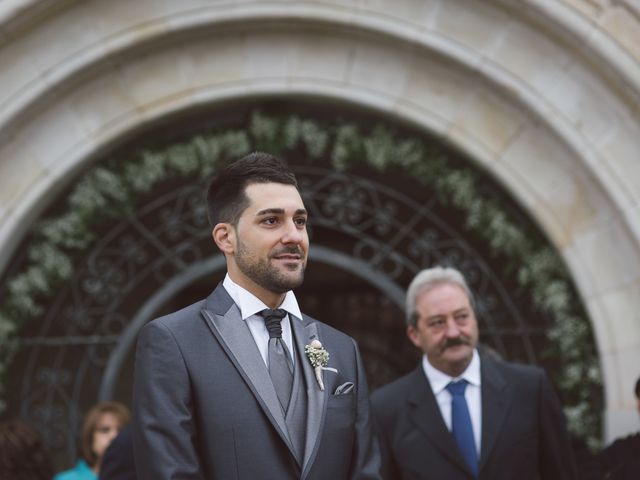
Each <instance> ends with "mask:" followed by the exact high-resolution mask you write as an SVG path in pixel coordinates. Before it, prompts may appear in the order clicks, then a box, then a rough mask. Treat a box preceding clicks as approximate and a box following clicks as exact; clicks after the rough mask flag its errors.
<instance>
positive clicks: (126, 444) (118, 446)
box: [99, 425, 136, 480]
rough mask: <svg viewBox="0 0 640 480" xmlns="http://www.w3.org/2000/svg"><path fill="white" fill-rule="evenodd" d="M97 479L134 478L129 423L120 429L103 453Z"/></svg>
mask: <svg viewBox="0 0 640 480" xmlns="http://www.w3.org/2000/svg"><path fill="white" fill-rule="evenodd" d="M99 479H100V480H136V466H135V463H134V461H133V441H132V440H131V425H127V426H126V427H124V428H123V429H122V430H121V431H120V433H119V434H118V436H117V437H116V438H114V439H113V442H111V444H110V445H109V447H108V448H107V451H106V452H105V453H104V458H103V459H102V465H101V466H100V476H99Z"/></svg>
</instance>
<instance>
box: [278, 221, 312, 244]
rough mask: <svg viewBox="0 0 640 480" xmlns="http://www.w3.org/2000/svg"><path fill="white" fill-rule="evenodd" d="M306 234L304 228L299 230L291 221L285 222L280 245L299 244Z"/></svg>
mask: <svg viewBox="0 0 640 480" xmlns="http://www.w3.org/2000/svg"><path fill="white" fill-rule="evenodd" d="M305 233H306V229H305V228H300V227H299V226H298V225H297V224H296V223H295V222H294V221H293V220H292V221H290V222H287V223H286V225H285V230H284V232H283V234H282V243H301V242H302V239H303V238H304V235H305Z"/></svg>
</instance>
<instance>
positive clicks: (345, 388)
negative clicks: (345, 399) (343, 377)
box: [333, 382, 353, 395]
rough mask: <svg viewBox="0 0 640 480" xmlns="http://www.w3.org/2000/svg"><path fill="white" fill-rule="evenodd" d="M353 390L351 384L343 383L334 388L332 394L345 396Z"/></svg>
mask: <svg viewBox="0 0 640 480" xmlns="http://www.w3.org/2000/svg"><path fill="white" fill-rule="evenodd" d="M351 390H353V382H345V383H343V384H342V385H339V386H338V388H336V391H335V392H333V394H334V395H346V394H347V393H351Z"/></svg>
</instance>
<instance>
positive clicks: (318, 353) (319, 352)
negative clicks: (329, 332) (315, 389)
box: [304, 340, 329, 390]
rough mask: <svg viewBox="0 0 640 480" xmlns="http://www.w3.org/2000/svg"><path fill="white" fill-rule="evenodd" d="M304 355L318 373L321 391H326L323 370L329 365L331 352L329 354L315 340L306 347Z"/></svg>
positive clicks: (317, 378)
mask: <svg viewBox="0 0 640 480" xmlns="http://www.w3.org/2000/svg"><path fill="white" fill-rule="evenodd" d="M304 353H306V354H307V358H308V359H309V361H310V362H311V366H312V367H313V370H314V371H315V373H316V380H317V381H318V385H319V386H320V390H324V382H323V381H322V369H323V367H326V366H327V363H329V352H327V351H326V350H325V349H324V348H323V347H322V343H320V341H319V340H313V341H312V342H311V343H310V344H309V345H305V347H304Z"/></svg>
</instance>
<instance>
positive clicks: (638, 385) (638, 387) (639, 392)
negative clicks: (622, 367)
mask: <svg viewBox="0 0 640 480" xmlns="http://www.w3.org/2000/svg"><path fill="white" fill-rule="evenodd" d="M635 392H636V398H640V377H638V380H636V390H635Z"/></svg>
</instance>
